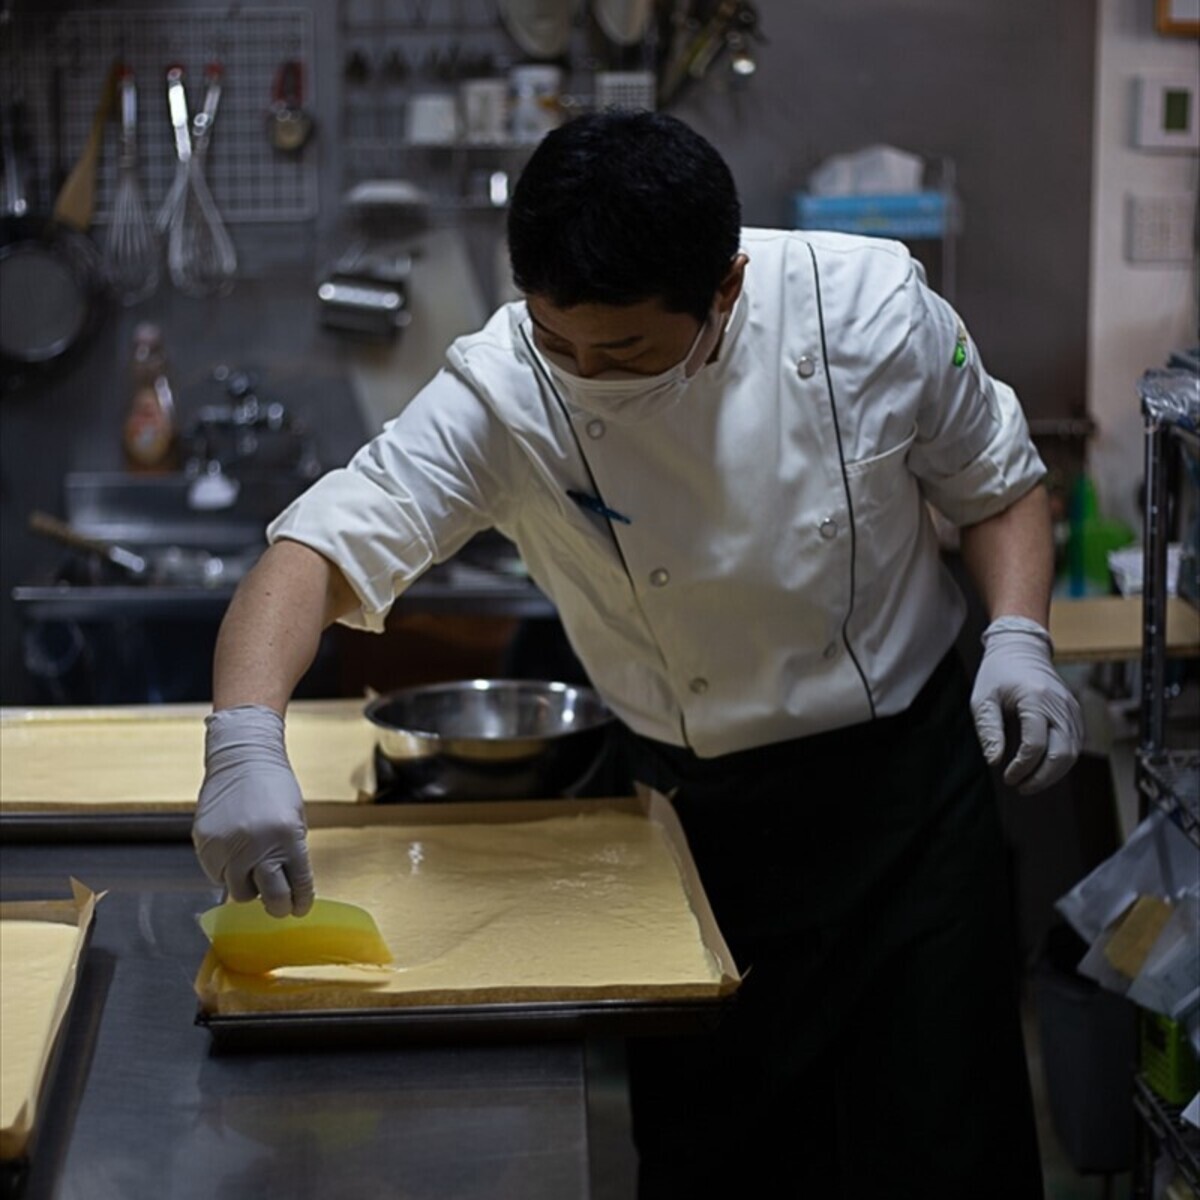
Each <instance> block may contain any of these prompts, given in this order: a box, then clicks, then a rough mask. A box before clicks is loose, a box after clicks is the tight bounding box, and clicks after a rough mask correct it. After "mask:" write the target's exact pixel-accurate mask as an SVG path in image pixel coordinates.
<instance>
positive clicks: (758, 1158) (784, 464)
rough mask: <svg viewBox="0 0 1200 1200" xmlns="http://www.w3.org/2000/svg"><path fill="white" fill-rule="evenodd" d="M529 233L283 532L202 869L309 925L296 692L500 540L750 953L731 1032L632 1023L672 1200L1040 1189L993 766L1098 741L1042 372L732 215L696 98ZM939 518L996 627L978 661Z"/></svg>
mask: <svg viewBox="0 0 1200 1200" xmlns="http://www.w3.org/2000/svg"><path fill="white" fill-rule="evenodd" d="M508 235H509V249H510V255H511V262H512V268H513V276H514V280H515V282H516V285H517V287H518V289H519V290H520V292H521V293H522V295H523V299H521V300H519V301H517V302H514V303H511V304H506V305H504V306H503V307H502V308H501V309H500V310H499V311H498V312H497V313H496V314H495V315H494V316H493V317H492V318H491V319H490V320H489V321H488V323H487V324H486V325H485V326H484V328H483V329H482V330H480V331H479V332H478V333H475V334H472V335H470V336H466V337H462V338H460V339H458V340H457V341H456V342H455V343H454V344H453V345H452V346H451V347H450V350H449V352H448V357H447V363H446V366H445V368H444V369H443V370H442V371H441V373H440V374H438V375H437V377H436V378H434V379H433V380H432V381H431V382H430V383H429V384H428V385H427V386H426V387H425V388H424V389H423V390H422V391H421V392H420V393H419V394H418V395H417V396H415V397H414V398H413V399H412V400H411V401H410V402H409V403H408V404H407V405H406V406H405V407H404V409H403V411H402V412H401V413H400V415H399V416H398V417H396V418H395V420H393V421H392V422H391V423H390V424H389V425H387V426H386V428H385V429H384V430H383V432H382V433H381V434H379V435H378V436H377V437H376V438H374V440H372V441H371V442H369V443H368V444H367V445H366V446H365V447H363V449H362V450H360V451H359V452H358V454H357V455H356V456H355V457H354V459H353V460H352V461H351V462H350V464H349V465H348V466H347V467H346V468H345V469H343V470H336V471H332V472H330V473H329V474H328V475H326V476H325V477H323V478H322V479H320V480H318V481H317V482H316V483H315V484H314V485H313V486H312V487H311V488H310V489H309V490H308V491H307V492H306V493H305V494H304V495H303V496H301V497H300V498H299V499H298V500H297V501H296V502H294V503H293V504H292V505H291V507H289V508H288V509H287V510H286V511H284V512H283V513H282V514H281V515H280V516H279V517H278V518H277V519H276V520H275V521H274V522H273V523H272V525H271V526H270V529H269V531H268V536H269V540H270V542H271V546H270V548H269V549H268V550H267V551H266V553H265V554H264V555H263V557H262V559H261V561H260V563H259V565H258V566H257V567H256V568H255V570H254V571H253V572H251V574H250V575H249V576H248V577H247V578H246V580H245V581H244V582H243V583H242V585H241V586H240V588H239V589H238V592H237V594H236V596H235V597H234V600H233V602H232V603H231V605H230V608H229V611H228V614H227V616H226V618H225V620H224V622H223V624H222V628H221V632H220V636H219V639H218V644H217V650H216V659H215V667H214V695H213V709H214V711H213V714H212V715H211V716H210V717H208V719H207V742H206V777H205V781H204V785H203V789H202V791H201V793H200V797H199V801H198V805H197V811H196V817H195V825H194V841H195V845H196V849H197V851H198V854H199V857H200V861H201V863H202V864H203V866H204V869H205V870H206V871H207V873H208V874H209V876H210V877H211V878H212V879H213V880H214V881H218V882H221V883H223V884H225V886H226V887H227V888H228V891H229V895H230V896H231V897H232V898H233V899H235V900H250V899H253V898H254V897H255V896H261V898H262V902H263V903H264V904H265V906H266V908H267V909H268V911H270V912H271V913H273V914H277V915H282V914H285V913H289V912H295V913H303V912H304V911H306V910H307V908H308V906H309V905H310V903H311V901H312V896H313V879H312V872H311V869H310V867H309V863H308V858H307V853H306V849H305V822H304V810H303V802H302V798H301V795H300V791H299V788H298V786H297V784H296V780H295V777H294V775H293V774H292V771H291V768H290V767H289V765H288V759H287V754H286V751H285V737H284V713H285V710H286V707H287V704H288V700H289V697H290V695H291V692H292V690H293V688H294V686H295V684H296V683H297V681H298V680H299V678H300V677H301V675H302V674H303V673H304V671H305V670H306V668H307V667H308V665H309V663H310V662H311V661H312V658H313V656H314V654H315V651H316V648H317V645H318V641H319V638H320V635H321V631H322V630H323V629H324V628H325V627H326V626H327V625H329V624H330V623H331V622H333V621H337V620H340V621H343V622H345V623H347V624H349V625H353V626H358V627H362V628H366V629H371V630H382V629H383V625H384V619H385V617H386V615H387V612H388V610H389V608H390V606H391V605H392V603H393V601H394V600H395V598H396V597H397V596H398V595H400V594H402V593H403V592H404V590H405V588H407V587H408V586H409V585H410V584H411V583H412V582H413V581H414V580H415V579H417V578H418V577H419V576H420V575H421V573H422V572H423V571H425V570H426V569H427V568H428V567H430V566H431V565H433V564H434V563H438V562H441V561H443V560H445V559H448V558H450V557H451V556H452V555H453V554H454V553H455V552H456V551H457V550H459V549H460V548H461V547H462V546H463V545H464V543H466V541H467V540H468V539H469V538H470V537H471V536H472V535H474V534H475V533H477V532H479V531H481V530H483V529H487V528H490V527H494V528H496V529H498V530H500V531H501V532H502V533H504V534H505V535H507V536H508V537H509V538H511V539H512V540H513V541H514V542H515V543H516V545H517V547H518V548H519V549H520V552H521V555H522V557H523V559H524V561H525V563H526V565H527V566H528V569H529V573H530V575H531V576H532V578H533V579H534V580H535V581H536V582H537V584H538V585H539V587H541V588H542V590H543V591H544V592H545V593H546V594H547V595H548V596H549V597H550V598H551V599H552V600H553V601H554V604H555V605H556V607H557V609H558V612H559V614H560V617H561V620H562V623H563V626H564V629H565V631H566V634H567V636H568V638H569V640H570V643H571V646H572V648H573V649H574V651H575V652H576V654H577V655H578V657H579V659H580V660H581V662H582V663H583V665H584V667H585V668H586V670H587V673H588V676H589V678H590V679H591V681H592V683H593V684H594V686H595V687H596V688H597V689H598V690H599V691H600V693H601V694H602V695H603V697H604V699H605V700H606V701H607V702H608V704H609V705H610V706H611V708H612V709H613V710H614V712H615V713H616V714H617V716H618V717H619V718H620V725H621V728H622V731H623V735H624V736H623V741H624V746H623V753H624V755H625V757H626V759H627V761H628V763H629V769H630V772H631V776H632V777H633V778H635V779H637V780H640V781H642V782H645V783H647V784H649V785H651V786H653V787H655V788H657V789H658V790H660V791H662V792H663V793H665V794H669V795H671V796H672V798H673V802H674V805H675V807H676V809H677V811H678V813H679V816H680V819H681V821H682V823H683V826H684V829H685V830H686V832H687V835H688V840H689V844H690V846H691V850H692V853H693V855H694V856H695V858H696V861H697V864H698V867H699V870H700V874H701V877H702V880H703V882H704V885H705V888H706V890H707V892H708V895H709V898H710V899H711V901H712V904H713V907H714V910H715V912H716V915H717V919H718V923H719V924H720V926H721V929H722V931H723V933H724V934H725V937H726V939H727V941H728V942H729V944H730V947H731V949H732V951H733V954H734V957H735V959H736V961H737V962H738V965H739V967H740V968H741V970H742V971H743V973H744V974H745V975H746V979H745V982H744V984H743V985H742V988H741V991H740V993H739V997H738V1001H737V1003H736V1004H735V1005H734V1006H733V1010H732V1012H731V1014H730V1015H729V1017H728V1018H727V1019H726V1020H725V1021H723V1022H722V1024H721V1026H720V1028H719V1030H718V1031H717V1032H716V1033H715V1034H713V1035H711V1036H703V1037H680V1038H675V1039H665V1040H661V1041H660V1040H656V1039H649V1040H644V1041H643V1040H637V1041H634V1042H633V1043H631V1046H630V1078H631V1095H632V1103H633V1112H634V1131H635V1138H636V1141H637V1144H638V1150H639V1157H640V1181H641V1192H640V1195H641V1196H642V1197H643V1198H649V1197H655V1198H657V1197H668V1196H669V1197H675V1196H689V1197H695V1196H704V1195H719V1194H721V1192H720V1190H719V1189H723V1188H724V1189H728V1194H730V1195H739V1196H753V1197H759V1196H762V1197H767V1196H771V1197H776V1196H778V1197H783V1196H789V1197H790V1196H796V1197H808V1196H812V1197H827V1196H828V1197H833V1196H841V1197H859V1196H862V1197H866V1196H872V1197H874V1196H887V1197H889V1200H895V1198H897V1197H908V1196H913V1197H917V1196H919V1197H922V1198H923V1200H928V1198H930V1197H940V1196H946V1197H952V1196H953V1197H960V1196H966V1195H970V1196H972V1197H979V1196H996V1197H1004V1200H1022V1198H1025V1197H1034V1196H1040V1195H1041V1184H1040V1168H1039V1165H1038V1152H1037V1146H1036V1141H1035V1135H1034V1129H1033V1120H1032V1109H1031V1105H1030V1100H1029V1093H1028V1085H1027V1077H1026V1069H1025V1062H1024V1056H1023V1049H1022V1043H1021V1035H1020V1028H1019V1023H1018V1015H1017V1014H1018V1010H1017V997H1016V980H1015V978H1014V976H1015V974H1016V971H1015V960H1014V957H1013V954H1012V942H1011V931H1010V929H1009V921H1008V907H1007V905H1008V900H1007V894H1006V886H1007V885H1006V872H1005V860H1004V850H1003V846H1002V840H1001V834H1000V829H999V825H998V818H997V813H996V806H995V801H994V793H993V790H992V787H991V782H990V777H989V774H988V770H987V765H988V764H993V765H994V764H1003V771H1004V778H1005V780H1006V781H1007V782H1008V783H1009V784H1011V785H1014V786H1016V787H1017V788H1018V789H1019V790H1020V791H1021V792H1025V793H1030V792H1036V791H1038V790H1039V789H1041V788H1044V787H1046V786H1047V785H1048V784H1050V783H1053V782H1054V781H1056V780H1058V779H1059V778H1061V777H1062V776H1063V775H1064V773H1065V772H1066V771H1067V770H1068V769H1069V767H1070V765H1071V763H1072V762H1073V761H1074V759H1075V757H1076V756H1077V754H1078V751H1079V747H1080V741H1081V736H1082V730H1081V720H1080V713H1079V708H1078V706H1077V704H1076V702H1075V700H1074V698H1073V697H1072V695H1071V693H1070V692H1069V690H1068V689H1067V688H1066V687H1065V685H1064V684H1063V682H1062V681H1061V679H1060V678H1059V677H1058V676H1057V675H1056V673H1055V671H1054V669H1053V667H1052V665H1051V652H1052V647H1051V643H1050V637H1049V634H1048V633H1047V631H1046V625H1047V619H1048V603H1049V594H1050V586H1051V576H1052V550H1051V532H1050V521H1049V515H1048V504H1047V497H1046V492H1045V489H1044V487H1043V483H1042V480H1043V476H1044V474H1045V468H1044V467H1043V464H1042V462H1041V461H1040V459H1039V457H1038V454H1037V452H1036V450H1035V449H1034V447H1033V445H1032V443H1031V441H1030V437H1029V432H1028V429H1027V427H1026V424H1025V421H1024V419H1023V416H1022V412H1021V408H1020V405H1019V404H1018V401H1017V398H1016V396H1015V395H1014V393H1013V392H1012V390H1011V389H1010V388H1009V387H1007V386H1006V385H1005V384H1003V383H1001V382H1000V381H999V380H996V379H994V378H992V377H991V376H990V375H989V374H988V372H987V371H986V370H985V368H984V366H983V364H982V363H981V362H980V358H979V354H978V351H977V349H976V346H975V344H974V342H973V341H972V339H971V337H970V335H969V334H968V332H967V330H966V328H965V327H964V325H963V323H962V321H961V319H960V318H959V317H958V316H957V314H956V313H955V312H954V310H953V309H952V308H951V307H950V306H949V305H948V304H947V303H946V302H945V301H943V300H942V299H941V298H939V297H938V296H937V295H936V294H934V292H932V291H931V290H930V289H929V288H928V287H927V286H926V283H925V279H924V275H923V272H922V271H921V269H920V267H919V266H918V265H917V264H916V263H915V262H914V261H913V260H912V258H911V257H910V256H909V254H908V253H907V251H906V250H905V249H904V248H903V247H902V246H901V245H899V244H897V243H894V242H889V241H884V240H878V239H862V238H854V237H847V236H842V235H834V234H821V233H811V232H782V231H776V230H765V229H745V228H742V227H741V222H740V208H739V202H738V198H737V193H736V189H735V186H734V183H733V180H732V177H731V174H730V172H729V169H728V167H727V166H726V164H725V163H724V162H723V160H722V159H721V157H720V156H719V155H718V154H717V152H716V151H715V150H714V149H713V147H712V146H710V145H709V144H708V143H707V142H706V141H705V140H704V139H703V138H701V137H700V136H698V135H697V134H696V133H695V132H693V131H692V130H691V129H689V128H688V127H687V126H686V125H684V124H683V123H681V122H680V121H678V120H676V119H674V118H672V117H669V116H665V115H661V114H649V113H605V114H597V115H590V116H584V117H580V118H578V119H576V120H574V121H571V122H570V123H568V124H566V125H565V126H563V127H562V128H560V129H558V130H556V131H554V132H553V133H551V134H550V135H549V136H547V137H546V138H545V140H544V141H543V142H542V143H541V144H540V145H539V147H538V148H537V150H536V151H535V152H534V153H533V155H532V157H531V159H530V161H529V163H528V166H527V167H526V169H525V171H524V172H523V174H522V176H521V178H520V180H519V182H518V184H517V187H516V189H515V191H514V194H513V198H512V205H511V210H510V215H509V224H508ZM929 506H932V507H933V508H935V509H936V510H938V511H939V512H940V513H941V514H943V515H944V516H945V517H946V518H947V519H948V520H949V521H951V522H953V523H954V524H955V525H957V526H958V527H959V528H960V529H961V543H962V556H963V559H964V562H965V564H966V566H967V568H968V570H969V572H970V574H971V577H972V579H973V582H974V584H975V585H976V587H977V589H978V593H979V596H980V598H981V600H982V603H983V604H984V605H985V607H986V609H987V612H988V616H989V619H990V623H989V624H988V626H987V629H986V631H985V632H984V634H983V653H982V661H981V663H980V665H979V667H978V671H977V673H976V676H975V679H974V681H973V684H972V681H970V680H968V679H967V678H966V677H965V674H964V670H963V667H962V666H961V665H960V662H959V660H958V658H957V657H956V655H955V652H954V649H953V647H954V642H955V638H956V635H957V634H958V632H959V630H960V628H961V625H962V622H963V618H964V612H965V604H964V601H963V598H962V596H961V594H960V593H959V591H958V590H957V588H956V586H955V584H954V583H953V581H952V579H951V577H950V575H949V574H948V572H947V571H946V569H945V567H944V565H943V564H942V561H941V558H940V555H939V552H938V541H937V538H936V536H935V532H934V528H933V525H932V523H931V518H930V515H929ZM1006 720H1007V722H1008V724H1007V726H1006Z"/></svg>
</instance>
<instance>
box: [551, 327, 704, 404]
mask: <svg viewBox="0 0 1200 1200" xmlns="http://www.w3.org/2000/svg"><path fill="white" fill-rule="evenodd" d="M721 329H722V322H721V320H720V315H719V314H718V313H717V312H716V311H715V310H714V311H713V312H711V313H709V315H708V317H707V318H706V319H705V322H704V324H703V325H701V326H700V329H699V331H698V332H697V334H696V337H695V339H694V340H693V342H692V344H691V346H690V347H689V348H688V352H687V353H686V354H685V355H684V356H683V358H682V359H680V361H679V362H677V363H676V364H675V365H674V366H673V367H669V368H668V369H667V370H665V371H662V372H660V373H659V374H657V375H638V374H637V373H636V372H634V371H623V370H620V369H619V368H614V369H612V370H609V371H601V372H599V373H598V374H596V375H592V376H584V375H580V374H579V373H578V364H577V363H576V362H575V359H574V358H573V357H572V356H571V355H569V354H558V353H556V352H555V351H553V350H543V349H542V348H541V347H540V346H538V347H537V352H538V354H539V355H540V356H541V358H542V360H543V362H545V364H546V368H547V369H548V370H549V372H550V374H551V375H552V376H553V378H554V382H555V384H557V386H558V387H559V389H560V390H561V392H562V393H563V395H564V397H565V398H566V399H568V400H570V401H571V402H572V403H573V404H575V405H577V406H578V407H579V408H582V409H583V410H584V411H586V412H590V413H594V414H595V415H596V416H598V417H607V418H609V419H610V420H613V421H621V422H629V423H632V422H635V421H644V420H646V419H647V418H649V417H653V416H657V415H658V414H660V413H663V412H666V411H667V409H669V408H672V407H673V406H674V405H675V404H677V403H678V402H679V400H680V398H681V397H682V396H683V393H684V392H685V391H686V390H687V386H688V384H689V383H690V382H691V380H692V378H693V376H695V375H696V373H697V372H698V371H699V370H700V368H701V367H703V366H704V364H705V363H706V362H707V361H708V359H709V357H710V356H711V355H712V352H713V350H714V349H715V348H716V345H717V342H718V340H719V339H720V336H721Z"/></svg>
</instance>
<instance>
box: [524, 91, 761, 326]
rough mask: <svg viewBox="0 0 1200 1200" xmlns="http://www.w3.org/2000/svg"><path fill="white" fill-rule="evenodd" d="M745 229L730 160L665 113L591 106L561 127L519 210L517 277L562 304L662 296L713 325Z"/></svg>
mask: <svg viewBox="0 0 1200 1200" xmlns="http://www.w3.org/2000/svg"><path fill="white" fill-rule="evenodd" d="M740 234H741V205H740V204H739V202H738V195H737V187H736V186H735V184H734V181H733V175H732V173H731V172H730V170H729V167H728V166H727V165H726V163H725V160H724V159H723V158H722V157H721V156H720V154H718V153H717V151H716V150H715V149H714V148H713V147H712V146H711V145H710V144H709V143H708V142H707V141H705V139H704V138H702V137H701V136H700V135H699V134H698V133H696V132H695V131H694V130H693V129H691V128H689V127H688V126H687V125H685V124H684V123H683V122H682V121H680V120H678V119H676V118H675V117H669V116H667V115H666V114H664V113H650V112H603V113H592V114H589V115H587V116H582V117H576V118H575V119H574V120H572V121H568V122H567V123H566V124H565V125H562V126H560V127H559V128H558V129H555V130H552V131H551V132H550V133H549V134H547V135H546V137H545V138H543V140H542V142H541V144H540V145H539V146H538V147H537V149H536V150H535V151H534V152H533V154H532V156H531V157H530V159H529V162H528V164H527V165H526V167H525V170H524V171H523V172H522V173H521V177H520V179H519V180H518V181H517V185H516V187H515V188H514V189H513V195H512V202H511V205H510V208H509V213H508V249H509V257H510V261H511V264H512V272H513V281H514V283H515V284H516V285H517V287H518V288H519V289H520V290H521V291H522V292H524V293H526V294H527V295H535V296H540V297H544V298H545V299H546V300H548V301H549V302H550V303H551V304H553V305H554V306H555V307H556V308H571V307H573V306H574V305H576V304H615V305H625V304H634V303H637V302H638V301H641V300H649V299H652V298H654V297H659V298H661V299H662V302H663V305H664V307H665V308H666V309H667V310H668V311H669V312H686V313H690V314H691V315H692V316H694V317H696V318H698V319H701V320H702V319H703V318H704V317H705V316H706V315H707V314H708V312H709V309H710V308H711V307H712V303H713V298H714V296H715V295H716V291H717V288H718V286H719V285H720V283H721V281H722V280H723V279H724V278H725V276H726V274H727V273H728V271H729V268H730V266H731V265H732V262H733V259H734V256H735V255H736V254H737V252H738V245H739V242H740Z"/></svg>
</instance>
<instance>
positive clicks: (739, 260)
mask: <svg viewBox="0 0 1200 1200" xmlns="http://www.w3.org/2000/svg"><path fill="white" fill-rule="evenodd" d="M749 261H750V259H749V258H748V257H747V256H746V255H745V254H737V255H735V256H734V259H733V262H732V263H730V264H729V270H728V271H727V272H726V274H725V278H724V279H722V280H721V282H720V285H719V286H718V287H717V312H720V313H727V312H729V310H730V309H731V308H733V304H734V301H735V300H736V299H737V298H738V297H739V296H740V295H741V294H742V284H743V283H744V282H745V279H746V264H747V263H748V262H749Z"/></svg>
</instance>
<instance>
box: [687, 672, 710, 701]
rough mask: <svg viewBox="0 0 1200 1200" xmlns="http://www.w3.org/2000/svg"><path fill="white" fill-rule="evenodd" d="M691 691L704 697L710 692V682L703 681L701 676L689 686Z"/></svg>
mask: <svg viewBox="0 0 1200 1200" xmlns="http://www.w3.org/2000/svg"><path fill="white" fill-rule="evenodd" d="M688 687H689V689H691V691H692V692H694V693H695V694H696V695H697V696H703V695H704V693H705V692H707V691H708V680H707V679H701V678H700V676H699V675H697V676H696V678H695V679H693V680H692V681H691V683H689V684H688Z"/></svg>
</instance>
